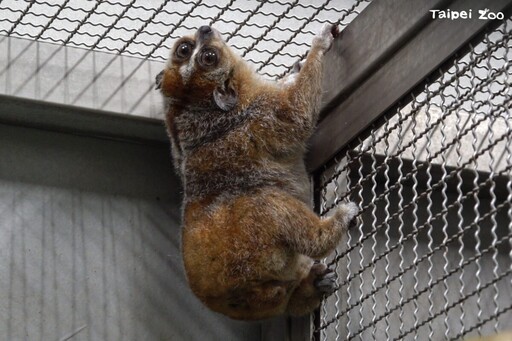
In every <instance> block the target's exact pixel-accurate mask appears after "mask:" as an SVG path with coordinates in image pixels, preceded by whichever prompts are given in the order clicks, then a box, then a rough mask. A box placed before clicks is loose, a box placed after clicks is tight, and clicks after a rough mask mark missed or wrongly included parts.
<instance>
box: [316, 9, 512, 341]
mask: <svg viewBox="0 0 512 341" xmlns="http://www.w3.org/2000/svg"><path fill="white" fill-rule="evenodd" d="M511 37H512V19H510V18H509V19H506V20H505V21H503V23H502V24H501V26H499V27H498V28H497V29H495V30H491V31H488V32H486V33H485V34H484V37H483V40H481V41H480V42H479V43H475V44H470V46H469V48H468V49H466V50H465V51H469V52H466V53H465V54H463V55H460V56H457V57H456V58H455V60H454V61H453V62H451V63H450V64H449V65H448V66H446V65H445V66H443V67H442V68H440V69H439V70H438V71H437V72H434V74H433V75H431V76H430V77H429V79H427V80H426V81H425V83H424V85H423V86H422V87H421V88H420V89H419V90H418V91H414V92H413V93H412V94H410V95H409V96H408V97H406V98H405V99H403V101H402V104H399V105H398V106H397V108H396V109H394V110H391V111H390V112H388V113H386V114H385V115H384V116H383V117H382V118H381V119H380V122H378V123H376V124H374V125H373V126H372V127H370V128H369V129H368V131H367V132H365V133H363V134H362V135H361V137H359V138H356V141H354V142H353V143H352V144H351V145H350V146H348V148H346V149H345V150H343V151H341V152H340V154H339V156H338V157H337V158H335V160H333V162H331V163H329V164H328V165H326V166H325V167H324V169H323V170H322V174H321V175H320V176H319V177H318V179H319V181H318V183H317V190H318V191H319V195H318V198H319V200H318V201H319V207H318V209H319V211H320V213H321V214H322V215H329V213H330V211H332V210H333V209H334V208H335V207H336V205H338V204H339V203H340V202H342V201H345V200H353V201H355V202H357V203H358V204H359V206H360V207H361V211H362V212H361V214H360V215H359V217H358V225H357V226H358V227H356V228H354V229H353V230H351V232H350V235H349V237H348V243H346V244H345V245H344V246H341V247H340V249H339V250H337V252H336V254H335V255H334V256H333V257H331V258H329V259H328V260H327V262H328V263H329V264H330V265H331V266H333V267H334V268H336V269H337V270H338V274H339V276H340V279H339V287H338V289H337V291H336V293H335V295H333V296H331V297H329V298H328V299H327V300H326V301H325V302H324V304H323V307H322V309H321V320H320V325H318V326H316V330H315V331H316V333H317V335H320V338H321V340H404V339H405V340H458V339H461V338H466V337H468V336H475V335H487V334H492V333H495V332H497V331H501V330H504V329H507V328H510V327H511V326H512V312H511V309H512V251H511V250H512V247H511V246H512V242H511V240H512V206H511V202H512V176H511V174H512V116H511V110H510V107H511V101H512V89H511V81H512V70H511V65H510V60H511V59H512V58H511V57H512V49H511V46H512V43H511Z"/></svg>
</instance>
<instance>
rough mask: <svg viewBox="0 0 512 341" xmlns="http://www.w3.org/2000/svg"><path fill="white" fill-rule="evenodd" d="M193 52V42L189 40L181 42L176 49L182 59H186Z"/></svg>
mask: <svg viewBox="0 0 512 341" xmlns="http://www.w3.org/2000/svg"><path fill="white" fill-rule="evenodd" d="M191 53H192V44H190V43H188V42H184V43H181V44H180V45H179V46H178V48H177V49H176V56H177V57H178V58H180V59H185V58H188V57H190V54H191Z"/></svg>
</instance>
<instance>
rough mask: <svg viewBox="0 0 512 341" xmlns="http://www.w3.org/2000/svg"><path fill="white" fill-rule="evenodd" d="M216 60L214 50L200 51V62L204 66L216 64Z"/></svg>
mask: <svg viewBox="0 0 512 341" xmlns="http://www.w3.org/2000/svg"><path fill="white" fill-rule="evenodd" d="M217 61H218V57H217V52H215V51H214V50H210V49H208V50H204V51H203V52H202V53H201V60H200V62H201V64H203V65H204V66H213V65H215V64H217Z"/></svg>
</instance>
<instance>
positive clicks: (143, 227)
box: [0, 124, 261, 340]
mask: <svg viewBox="0 0 512 341" xmlns="http://www.w3.org/2000/svg"><path fill="white" fill-rule="evenodd" d="M179 191H180V188H179V185H178V182H177V179H176V178H175V177H174V176H173V174H172V171H171V164H170V158H169V149H168V146H167V145H165V144H138V143H132V142H128V141H114V140H108V139H97V138H91V137H87V136H77V135H70V134H66V133H57V132H51V131H43V130H37V129H30V128H21V127H15V126H9V125H1V124H0V274H1V275H0V340H68V339H69V340H259V339H260V334H261V332H260V330H261V327H260V325H259V324H248V323H242V322H234V321H231V320H228V319H227V318H224V317H221V316H219V315H217V314H215V313H212V312H210V311H208V310H207V309H206V308H204V307H203V306H202V305H201V304H200V302H199V301H198V300H197V299H196V298H195V297H194V296H193V295H192V293H191V292H190V290H189V288H188V286H187V283H186V280H185V277H184V273H183V268H182V263H181V255H180V252H179V244H180V243H179V236H180V231H179V224H180V207H179V205H180V204H179V203H180V195H179V193H180V192H179Z"/></svg>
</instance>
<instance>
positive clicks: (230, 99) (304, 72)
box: [157, 27, 357, 320]
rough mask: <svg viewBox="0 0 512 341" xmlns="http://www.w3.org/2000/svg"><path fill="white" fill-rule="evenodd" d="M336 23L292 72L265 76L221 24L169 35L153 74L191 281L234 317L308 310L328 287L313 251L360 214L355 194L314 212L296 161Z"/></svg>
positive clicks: (320, 253)
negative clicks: (323, 213) (172, 38)
mask: <svg viewBox="0 0 512 341" xmlns="http://www.w3.org/2000/svg"><path fill="white" fill-rule="evenodd" d="M336 32H337V31H336V29H334V28H332V27H325V28H324V29H323V30H322V33H321V34H320V35H319V36H317V37H316V38H315V39H314V41H313V45H312V47H311V50H310V52H309V54H308V57H307V59H306V61H305V63H304V65H303V66H302V69H301V70H300V72H299V73H298V74H294V75H291V76H289V78H287V79H285V80H283V81H280V82H269V81H265V80H263V79H262V78H260V77H259V76H258V75H257V74H256V73H255V72H254V71H253V70H252V69H251V68H250V67H249V65H248V64H247V63H246V62H245V61H243V60H242V59H241V58H240V57H238V56H237V55H236V54H235V53H234V52H233V51H232V50H231V49H230V48H229V47H228V46H227V45H226V44H225V42H224V41H223V40H222V38H221V37H220V35H219V33H218V32H217V31H215V30H213V29H209V28H207V27H202V28H200V29H199V30H198V32H197V33H196V34H195V35H194V36H190V37H184V38H181V39H180V40H178V41H177V42H176V43H175V45H174V48H173V49H172V52H171V53H172V54H171V58H170V59H169V62H168V64H167V67H166V69H165V70H164V71H163V72H162V73H161V74H160V75H159V76H158V78H157V83H158V84H157V85H158V87H159V88H161V92H162V94H163V96H164V99H165V100H166V124H167V129H168V133H169V137H170V140H171V145H172V153H173V159H174V165H175V167H176V170H177V171H178V173H179V174H180V176H181V178H182V180H183V183H184V192H185V193H184V194H185V195H184V203H183V235H182V243H183V245H182V247H183V259H184V264H185V270H186V273H187V277H188V281H189V284H190V287H191V288H192V291H193V292H194V293H195V294H196V295H197V297H199V298H200V299H201V300H202V301H203V302H204V303H205V304H206V305H207V306H208V307H210V308H211V309H213V310H215V311H217V312H220V313H223V314H225V315H228V316H230V317H232V318H236V319H248V320H253V319H263V318H268V317H272V316H275V315H279V314H284V313H290V314H296V315H300V314H306V313H309V312H311V311H312V310H313V309H315V308H316V307H317V306H318V305H319V304H320V301H321V299H322V297H323V296H324V294H326V291H325V288H324V289H321V288H320V287H319V285H318V281H321V280H322V279H325V281H327V282H325V281H324V285H325V283H328V284H329V283H330V282H329V280H328V276H326V274H327V273H328V271H327V270H326V268H325V266H323V265H321V264H314V260H318V259H321V258H322V257H325V256H326V255H328V254H329V253H330V252H332V251H333V250H334V248H335V247H336V245H337V244H338V243H339V242H340V240H341V238H342V236H343V235H344V233H345V231H346V229H347V227H348V225H349V223H350V221H351V220H352V219H353V217H354V216H355V214H356V213H357V208H356V206H355V205H354V204H351V203H350V204H346V205H341V206H340V207H339V209H338V211H336V212H335V214H334V215H333V216H332V217H330V218H326V219H320V218H319V217H318V216H317V215H316V214H315V213H314V212H312V211H311V209H310V208H309V207H308V197H309V183H308V176H307V174H306V171H305V167H304V164H303V156H304V152H305V145H306V141H307V140H308V138H309V137H310V136H311V134H312V132H313V130H314V127H315V124H316V120H317V116H318V111H319V106H320V97H321V75H322V68H323V55H324V53H325V52H326V51H327V49H328V48H329V47H330V44H331V42H332V39H333V34H334V33H336ZM184 42H187V43H188V44H190V49H187V47H186V46H183V43H184ZM181 47H183V50H186V51H187V53H188V52H190V54H189V55H187V56H189V57H188V58H183V56H181V57H180V55H179V53H178V52H177V51H178V49H181ZM204 49H210V50H212V49H213V50H214V51H216V53H217V57H218V58H217V62H216V63H214V65H212V66H208V65H204V64H202V62H200V58H202V57H204V54H203V50H204ZM190 55H191V56H190ZM329 278H330V277H329ZM331 284H332V286H333V284H334V283H331Z"/></svg>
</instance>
